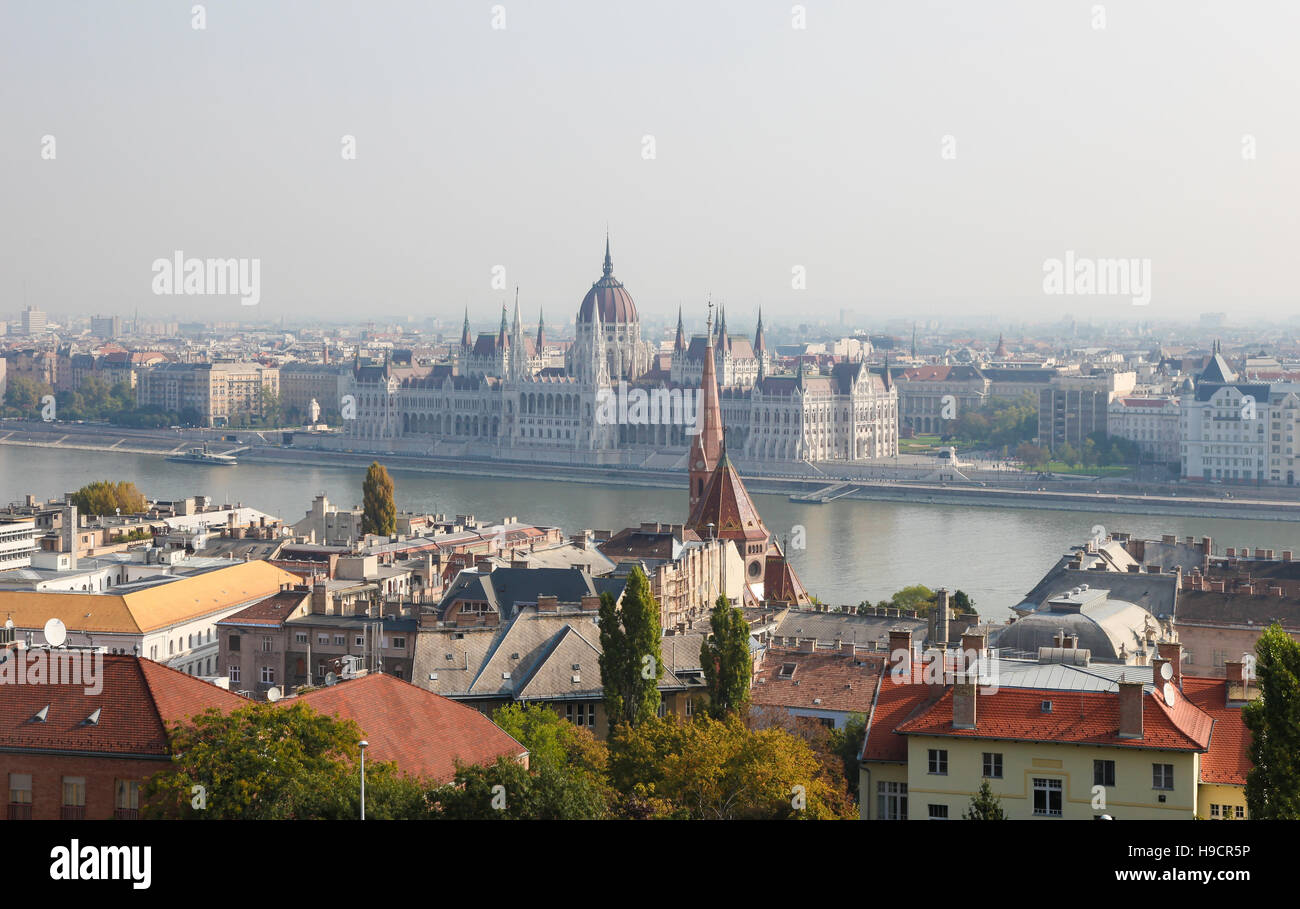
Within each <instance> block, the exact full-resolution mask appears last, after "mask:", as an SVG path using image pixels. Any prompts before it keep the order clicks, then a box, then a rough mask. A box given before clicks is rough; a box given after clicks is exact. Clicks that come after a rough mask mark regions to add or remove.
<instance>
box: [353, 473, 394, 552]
mask: <svg viewBox="0 0 1300 909" xmlns="http://www.w3.org/2000/svg"><path fill="white" fill-rule="evenodd" d="M361 491H362V498H363V502H362V514H361V532H362V533H363V534H369V533H373V534H378V535H379V536H382V537H386V536H391V535H392V534H393V533H394V532H395V531H396V530H397V506H396V505H394V504H393V478H392V477H390V476H389V475H388V471H387V470H386V469H385V468H384V466H383V465H382V464H380V463H379V462H378V461H372V462H371V464H370V469H369V470H367V471H366V479H365V482H364V483H363V484H362V486H361Z"/></svg>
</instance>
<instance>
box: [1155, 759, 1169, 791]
mask: <svg viewBox="0 0 1300 909" xmlns="http://www.w3.org/2000/svg"><path fill="white" fill-rule="evenodd" d="M1151 788H1152V789H1173V788H1174V765H1173V764H1152V765H1151Z"/></svg>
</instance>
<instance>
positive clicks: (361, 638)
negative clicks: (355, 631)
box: [357, 634, 366, 647]
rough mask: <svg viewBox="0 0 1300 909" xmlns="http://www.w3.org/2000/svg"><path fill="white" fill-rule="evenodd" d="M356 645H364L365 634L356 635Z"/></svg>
mask: <svg viewBox="0 0 1300 909" xmlns="http://www.w3.org/2000/svg"><path fill="white" fill-rule="evenodd" d="M357 646H358V647H364V646H366V636H365V635H363V634H359V635H357Z"/></svg>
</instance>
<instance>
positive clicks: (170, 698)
mask: <svg viewBox="0 0 1300 909" xmlns="http://www.w3.org/2000/svg"><path fill="white" fill-rule="evenodd" d="M35 653H36V651H28V658H29V659H31V655H33V654H35ZM64 653H65V654H66V653H67V651H64ZM100 656H101V658H102V660H103V663H102V676H101V680H102V684H103V689H102V691H100V692H99V693H98V694H90V693H88V692H87V690H86V689H87V685H85V684H84V682H85V681H86V680H87V679H86V677H85V676H84V675H83V676H81V677H79V678H78V679H77V680H76V681H75V682H74V683H71V684H49V683H47V684H40V685H29V684H23V685H17V684H4V685H0V747H3V748H5V749H13V750H24V749H42V750H51V751H79V752H87V751H90V752H96V753H100V754H104V755H106V756H107V755H145V756H164V755H166V754H167V753H168V747H167V734H166V726H167V725H169V724H171V723H172V722H177V721H182V720H184V719H185V718H186V717H189V716H192V715H194V714H198V713H202V712H203V711H204V710H206V709H208V708H209V707H216V708H218V709H220V710H223V711H224V710H233V709H235V708H237V707H240V706H242V705H244V704H247V703H248V702H247V701H245V700H244V699H243V698H241V697H240V696H239V695H237V694H232V693H231V692H229V691H225V690H224V689H221V688H218V687H217V686H215V685H212V684H210V683H208V682H204V681H200V680H199V679H196V678H194V677H192V676H188V675H186V674H185V673H183V672H178V671H176V670H175V669H169V668H168V667H166V666H163V665H162V664H160V663H155V662H153V661H152V660H146V659H142V658H137V657H133V656H124V655H117V654H101V655H100ZM17 658H18V654H15V653H14V652H13V651H10V653H9V659H11V660H13V659H17ZM92 690H93V688H92ZM47 706H48V707H49V710H48V712H47V713H46V715H45V721H44V722H34V721H33V717H34V716H35V715H36V713H37V712H38V711H40V710H41V709H42V708H43V707H47ZM96 710H99V711H100V713H99V716H98V718H97V719H98V722H95V723H91V722H88V720H89V718H90V716H91V715H92V714H93V713H94V712H95V711H96Z"/></svg>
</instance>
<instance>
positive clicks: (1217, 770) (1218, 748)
mask: <svg viewBox="0 0 1300 909" xmlns="http://www.w3.org/2000/svg"><path fill="white" fill-rule="evenodd" d="M1183 698H1184V699H1185V700H1188V701H1190V702H1191V703H1193V704H1195V705H1196V706H1197V707H1199V708H1200V709H1201V710H1203V711H1204V712H1205V713H1206V714H1208V715H1209V716H1210V718H1211V719H1213V720H1214V729H1213V730H1212V732H1211V733H1210V750H1209V751H1208V752H1206V753H1205V754H1204V755H1202V756H1201V782H1202V783H1225V784H1227V785H1233V786H1244V785H1246V774H1248V773H1250V770H1251V767H1252V766H1254V765H1252V764H1251V762H1250V738H1251V736H1250V730H1249V729H1247V728H1246V724H1245V723H1243V722H1242V720H1241V708H1240V707H1229V706H1228V681H1227V679H1202V678H1195V677H1192V676H1183Z"/></svg>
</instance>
